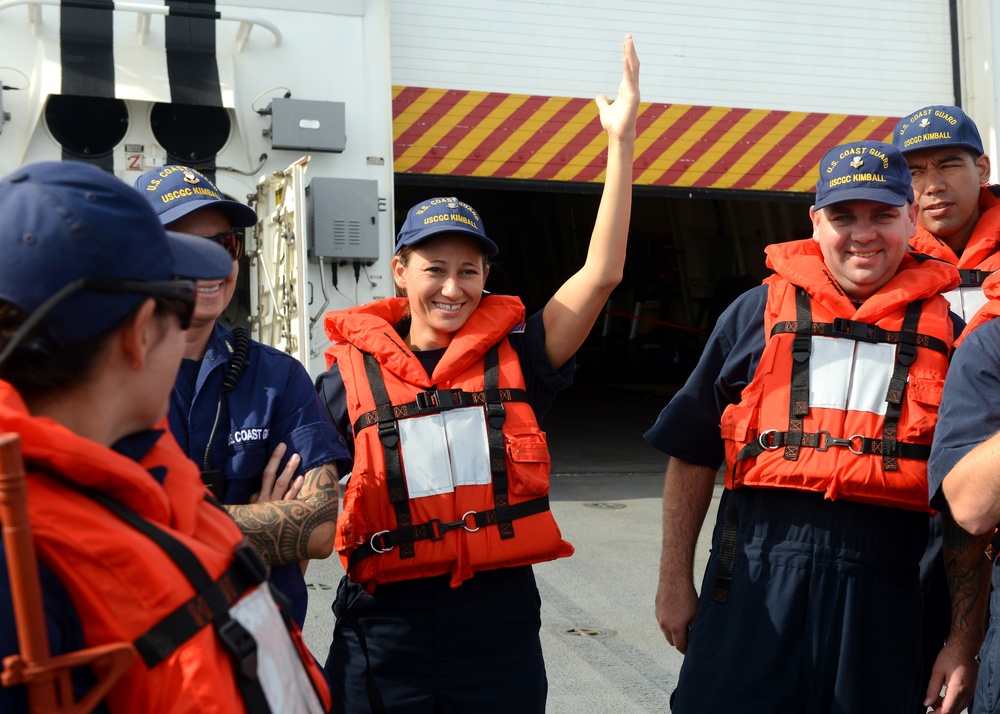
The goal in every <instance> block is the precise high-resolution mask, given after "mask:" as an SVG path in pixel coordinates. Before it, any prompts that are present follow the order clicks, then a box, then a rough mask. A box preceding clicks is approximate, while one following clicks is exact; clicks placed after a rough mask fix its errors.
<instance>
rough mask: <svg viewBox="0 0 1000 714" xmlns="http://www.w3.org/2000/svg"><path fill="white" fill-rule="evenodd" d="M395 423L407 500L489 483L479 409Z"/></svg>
mask: <svg viewBox="0 0 1000 714" xmlns="http://www.w3.org/2000/svg"><path fill="white" fill-rule="evenodd" d="M397 423H398V425H399V448H400V452H401V454H402V461H403V473H404V474H406V488H407V490H408V491H409V493H410V498H420V497H421V496H436V495H437V494H439V493H449V492H451V491H454V490H455V486H483V485H486V484H488V483H489V482H490V446H489V440H488V438H487V436H486V419H485V418H484V416H483V408H482V407H462V408H460V409H450V410H448V411H446V412H440V413H438V414H429V415H427V416H420V417H414V418H412V419H401V420H399V422H397Z"/></svg>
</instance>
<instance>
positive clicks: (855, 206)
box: [645, 141, 965, 714]
mask: <svg viewBox="0 0 1000 714" xmlns="http://www.w3.org/2000/svg"><path fill="white" fill-rule="evenodd" d="M916 214H917V206H916V204H915V203H913V192H912V189H911V186H910V175H909V170H908V168H907V166H906V163H905V161H904V159H903V157H902V156H901V155H900V153H899V152H898V151H897V150H896V149H895V148H894V147H892V146H891V145H889V144H884V143H881V142H873V141H859V142H855V143H850V144H844V145H842V146H838V147H836V148H835V149H832V150H831V151H829V152H828V153H827V154H826V155H825V156H824V157H823V160H822V161H821V163H820V165H819V180H818V181H817V184H816V198H815V204H814V205H813V207H812V208H811V209H810V217H811V218H812V224H813V238H812V240H802V241H792V242H788V243H779V244H775V245H771V246H769V247H768V248H767V249H766V251H765V252H766V254H767V264H768V266H769V267H770V268H771V269H772V270H774V271H775V274H774V275H772V276H771V277H770V278H768V279H767V280H766V281H765V283H764V285H762V286H760V287H757V288H754V289H752V290H750V291H748V292H746V293H744V294H743V295H742V296H741V297H740V298H738V299H737V300H736V301H735V302H734V303H733V304H732V305H731V306H730V307H729V308H728V309H727V311H726V312H725V313H724V314H723V316H722V317H721V318H720V319H719V321H718V323H717V325H716V327H715V330H714V331H713V333H712V335H711V337H710V338H709V341H708V344H707V345H706V348H705V351H704V353H703V355H702V357H701V360H700V361H699V363H698V365H697V367H696V368H695V370H694V372H693V373H692V374H691V376H690V378H689V379H688V381H687V383H686V384H685V385H684V387H683V388H682V389H681V390H680V391H679V392H678V393H677V395H676V396H675V397H674V398H673V399H672V400H671V401H670V403H669V404H668V405H667V406H666V408H665V409H664V410H663V412H662V413H661V414H660V416H659V418H658V420H657V422H656V424H654V426H653V427H652V428H651V429H650V430H649V431H648V432H647V433H646V435H645V438H646V440H647V441H648V442H649V443H650V444H651V445H653V446H655V447H656V448H659V449H660V450H662V451H664V452H666V453H667V454H669V455H670V456H671V459H670V462H669V465H668V468H667V473H666V479H665V486H664V496H663V551H662V557H661V563H660V582H659V587H658V590H657V594H656V616H657V620H658V621H659V623H660V627H661V629H662V630H663V633H664V635H665V636H666V638H667V640H668V641H669V642H670V643H671V644H672V645H673V646H674V647H676V648H677V649H678V650H679V651H680V652H682V653H685V659H684V663H683V666H682V668H681V672H680V676H679V680H678V684H677V689H676V691H675V692H674V696H673V702H672V705H673V711H674V712H678V713H679V714H683V713H685V712H709V711H711V712H716V711H727V712H728V711H755V712H793V711H794V712H810V713H812V712H840V711H849V712H857V711H880V712H900V713H904V712H905V713H906V714H910V713H911V712H913V711H914V709H916V708H917V707H918V706H919V704H920V702H921V701H923V700H924V698H925V690H926V687H927V682H926V681H921V677H920V654H919V645H920V628H919V622H920V597H919V587H918V566H919V561H920V557H921V554H922V553H923V551H924V547H925V545H926V543H927V537H928V520H929V518H928V516H929V506H928V497H927V477H926V460H927V457H928V453H929V451H930V443H931V437H932V433H933V429H934V423H935V421H936V417H937V413H936V411H937V406H936V405H937V403H938V400H939V398H940V393H941V388H942V384H943V381H944V377H945V372H946V370H947V366H948V357H949V354H950V349H951V344H952V342H953V339H954V335H955V332H956V323H955V322H954V321H953V319H952V316H951V315H950V314H949V310H948V303H947V301H946V300H945V299H944V298H943V297H942V296H941V295H940V293H941V292H943V291H945V290H948V289H951V288H953V287H954V286H955V285H957V283H958V274H957V271H956V270H955V268H954V266H952V265H951V264H949V263H945V262H943V261H936V260H929V259H925V258H923V257H922V256H915V255H914V254H911V253H908V252H907V241H908V240H909V239H910V238H912V237H913V234H914V232H915V230H916V227H915V226H916ZM723 461H725V463H726V466H727V471H726V476H725V487H726V488H725V490H724V491H723V497H722V503H721V505H720V509H719V515H718V523H717V526H716V529H715V533H714V536H713V543H712V553H711V556H710V558H709V563H708V568H707V570H706V573H705V577H704V581H703V583H702V588H701V596H700V599H699V596H698V594H697V593H696V591H695V586H694V579H693V574H692V570H693V561H694V549H695V544H696V541H697V537H698V533H699V531H700V530H701V526H702V522H703V520H704V518H705V515H706V512H707V509H708V506H709V504H710V502H711V499H712V494H713V488H714V485H715V479H716V473H717V471H718V468H719V465H720V463H722V462H723ZM948 683H949V684H953V683H954V682H951V681H950V682H948ZM957 689H959V690H960V689H961V687H957ZM951 694H952V692H951V691H949V695H951ZM951 703H952V702H951V701H949V702H948V703H947V707H950V706H951ZM937 704H938V702H935V703H934V705H935V706H937ZM956 704H957V705H958V708H961V706H964V705H965V702H962V701H959V702H957V703H956ZM947 710H951V709H950V708H948V709H947ZM956 711H957V709H956Z"/></svg>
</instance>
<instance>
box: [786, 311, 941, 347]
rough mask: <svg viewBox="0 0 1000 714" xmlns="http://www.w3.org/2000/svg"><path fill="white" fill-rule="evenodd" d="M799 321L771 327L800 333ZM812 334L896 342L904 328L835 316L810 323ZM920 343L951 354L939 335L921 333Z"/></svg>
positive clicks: (867, 340) (857, 339) (868, 340)
mask: <svg viewBox="0 0 1000 714" xmlns="http://www.w3.org/2000/svg"><path fill="white" fill-rule="evenodd" d="M798 325H799V322H798V321H796V322H779V323H778V324H776V325H775V326H774V327H773V328H771V334H772V335H778V334H782V333H789V332H794V333H796V334H798ZM810 334H812V335H816V336H819V337H844V338H849V339H852V340H855V341H857V342H886V343H889V344H896V343H898V342H899V341H900V336H901V335H902V334H903V332H902V330H900V331H898V332H897V331H893V330H884V329H882V328H881V327H879V326H878V325H872V324H870V323H867V322H861V321H859V320H847V319H845V318H841V317H838V318H835V319H834V321H833V322H813V323H810ZM919 337H920V339H919V341H918V344H919V345H920V346H921V347H926V348H927V349H930V350H934V351H935V352H938V353H939V354H942V355H944V356H945V357H947V356H949V355H950V354H951V350H950V349H949V348H948V345H947V343H946V342H945V341H944V340H941V339H938V338H937V337H931V336H930V335H920V336H919Z"/></svg>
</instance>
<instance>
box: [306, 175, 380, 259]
mask: <svg viewBox="0 0 1000 714" xmlns="http://www.w3.org/2000/svg"><path fill="white" fill-rule="evenodd" d="M306 210H307V215H308V216H309V252H310V254H311V255H312V257H313V258H323V259H332V260H378V213H379V210H378V181H365V180H361V179H339V178H320V177H317V178H314V179H313V180H312V181H310V182H309V186H308V187H307V188H306Z"/></svg>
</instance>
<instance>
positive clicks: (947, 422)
mask: <svg viewBox="0 0 1000 714" xmlns="http://www.w3.org/2000/svg"><path fill="white" fill-rule="evenodd" d="M998 399H1000V319H993V320H989V321H987V322H984V323H983V324H982V325H980V326H979V327H977V328H976V329H974V330H973V331H972V332H970V333H969V335H968V336H967V337H966V338H965V339H964V340H963V341H962V344H961V345H959V346H958V349H956V350H955V353H954V354H953V355H952V358H951V365H950V366H949V367H948V377H947V379H945V382H944V394H943V396H942V397H941V409H940V411H939V412H938V423H937V427H935V429H934V444H933V446H931V456H930V461H928V463H927V481H928V487H929V489H930V495H931V505H932V506H934V507H935V508H937V509H938V510H944V509H946V508H947V507H948V504H947V502H946V501H945V499H944V494H943V493H942V492H941V483H942V482H943V481H944V477H945V476H946V475H947V474H948V472H949V471H951V469H952V468H953V467H954V466H955V464H957V463H958V462H959V461H960V460H961V459H962V457H963V456H965V455H966V454H967V453H969V452H970V451H972V449H974V448H975V447H976V446H978V445H979V443H980V442H982V441H985V440H986V439H988V438H989V437H991V436H993V435H994V434H996V433H997V432H998V431H1000V408H998V406H997V400H998Z"/></svg>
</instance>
